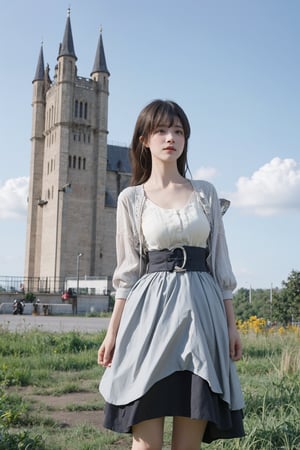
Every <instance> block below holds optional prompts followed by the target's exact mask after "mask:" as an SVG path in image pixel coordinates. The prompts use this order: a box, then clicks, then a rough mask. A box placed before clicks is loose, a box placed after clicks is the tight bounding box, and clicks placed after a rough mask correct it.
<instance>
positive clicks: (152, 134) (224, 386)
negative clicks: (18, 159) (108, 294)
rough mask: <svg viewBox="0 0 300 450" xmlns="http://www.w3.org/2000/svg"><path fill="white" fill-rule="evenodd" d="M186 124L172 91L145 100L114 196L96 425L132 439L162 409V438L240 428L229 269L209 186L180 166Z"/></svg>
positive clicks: (194, 437) (140, 440)
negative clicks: (123, 182) (122, 182)
mask: <svg viewBox="0 0 300 450" xmlns="http://www.w3.org/2000/svg"><path fill="white" fill-rule="evenodd" d="M189 136H190V125H189V122H188V119H187V117H186V115H185V113H184V111H183V110H182V109H181V108H180V106H179V105H177V104H176V103H175V102H173V101H162V100H155V101H153V102H151V103H150V104H149V105H148V106H146V107H145V108H144V109H143V110H142V112H141V113H140V115H139V117H138V119H137V123H136V127H135V130H134V134H133V139H132V145H131V159H132V186H131V187H128V188H126V189H124V190H123V191H122V192H121V194H120V195H119V199H118V208H117V236H116V242H117V267H116V270H115V273H114V277H113V285H114V287H115V289H116V301H115V306H114V311H113V314H112V317H111V321H110V324H109V327H108V330H107V334H106V337H105V339H104V341H103V343H102V345H101V346H100V348H99V352H98V363H99V364H101V365H102V366H104V367H106V368H107V369H106V371H105V373H104V375H103V377H102V380H101V383H100V392H101V393H102V395H103V397H104V398H105V400H106V407H105V420H104V425H105V427H107V428H109V429H112V430H114V431H117V432H125V433H126V432H131V433H132V436H133V443H132V450H146V449H147V450H150V449H151V450H154V449H155V450H159V449H161V448H162V445H163V428H164V418H165V417H166V416H171V417H173V435H172V450H198V449H199V448H200V445H201V442H202V441H203V442H211V441H213V440H215V439H220V438H232V437H240V436H243V435H244V431H243V414H242V408H243V407H244V402H243V396H242V393H241V388H240V384H239V379H238V376H237V373H236V369H235V365H234V361H237V360H239V359H240V358H241V354H242V348H241V341H240V337H239V334H238V332H237V329H236V325H235V318H234V311H233V306H232V291H233V289H234V288H235V286H236V281H235V277H234V275H233V273H232V269H231V265H230V261H229V257H228V250H227V244H226V240H225V234H224V227H223V223H222V217H221V211H220V204H219V199H218V197H217V194H216V191H215V189H214V187H213V186H212V185H211V184H210V183H208V182H206V181H192V180H188V179H187V178H185V173H186V169H187V143H188V139H189Z"/></svg>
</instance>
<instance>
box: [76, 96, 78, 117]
mask: <svg viewBox="0 0 300 450" xmlns="http://www.w3.org/2000/svg"><path fill="white" fill-rule="evenodd" d="M75 117H78V100H75Z"/></svg>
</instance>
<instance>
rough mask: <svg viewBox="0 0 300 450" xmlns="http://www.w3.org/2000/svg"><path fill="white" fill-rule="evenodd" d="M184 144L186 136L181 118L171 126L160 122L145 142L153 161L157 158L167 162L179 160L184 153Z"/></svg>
mask: <svg viewBox="0 0 300 450" xmlns="http://www.w3.org/2000/svg"><path fill="white" fill-rule="evenodd" d="M184 144H185V136H184V131H183V127H182V124H181V122H180V120H179V119H177V120H176V119H175V120H174V122H173V123H172V125H171V126H170V125H169V124H168V125H166V124H163V123H162V124H160V125H159V126H158V127H157V128H156V129H155V130H153V132H152V133H151V134H150V136H149V138H148V140H147V141H146V142H144V145H145V146H146V147H149V149H150V152H151V157H152V162H155V160H156V159H157V160H160V161H163V162H166V163H168V162H172V161H177V159H178V158H179V157H180V156H181V155H182V152H183V150H184Z"/></svg>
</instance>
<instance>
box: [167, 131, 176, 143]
mask: <svg viewBox="0 0 300 450" xmlns="http://www.w3.org/2000/svg"><path fill="white" fill-rule="evenodd" d="M167 142H175V140H174V137H173V133H168V134H167Z"/></svg>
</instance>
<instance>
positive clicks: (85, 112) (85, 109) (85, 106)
mask: <svg viewBox="0 0 300 450" xmlns="http://www.w3.org/2000/svg"><path fill="white" fill-rule="evenodd" d="M87 112H88V104H87V103H86V102H85V104H84V118H85V119H87Z"/></svg>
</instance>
